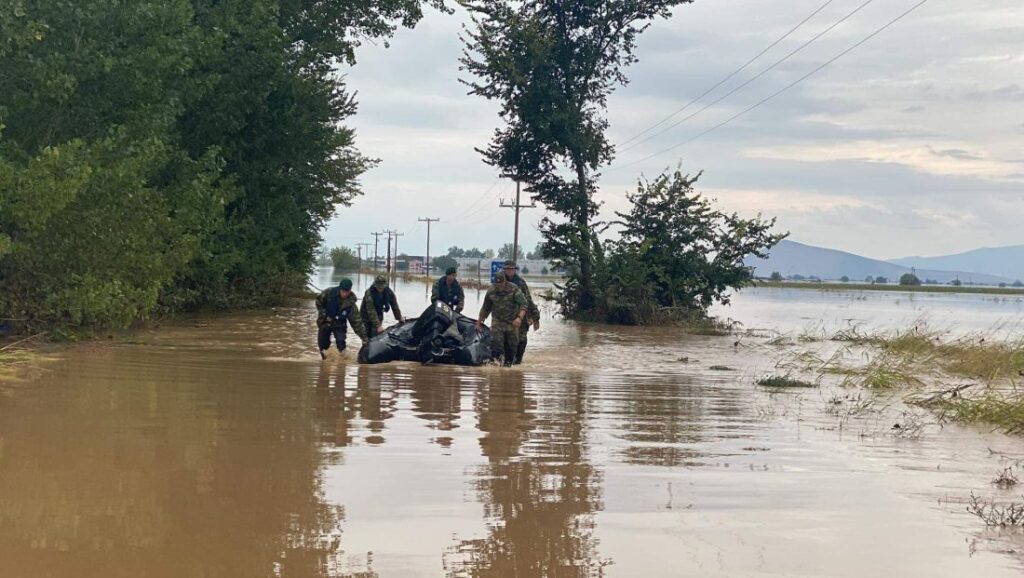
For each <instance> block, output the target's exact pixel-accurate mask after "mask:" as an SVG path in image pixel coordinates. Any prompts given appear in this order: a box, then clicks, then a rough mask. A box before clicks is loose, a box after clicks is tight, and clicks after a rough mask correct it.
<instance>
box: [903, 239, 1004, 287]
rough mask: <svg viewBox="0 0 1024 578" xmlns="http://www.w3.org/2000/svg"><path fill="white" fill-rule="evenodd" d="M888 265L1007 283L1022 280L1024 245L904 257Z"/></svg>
mask: <svg viewBox="0 0 1024 578" xmlns="http://www.w3.org/2000/svg"><path fill="white" fill-rule="evenodd" d="M889 262H890V263H895V264H897V265H902V266H904V267H918V268H927V269H945V270H954V269H955V270H957V271H970V272H972V273H986V274H988V275H998V276H1000V277H1007V278H1010V279H1024V245H1013V246H1011V247H983V248H981V249H975V250H973V251H967V252H966V253H957V254H956V255H944V256H941V257H905V258H903V259H892V260H891V261H889Z"/></svg>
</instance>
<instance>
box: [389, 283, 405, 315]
mask: <svg viewBox="0 0 1024 578" xmlns="http://www.w3.org/2000/svg"><path fill="white" fill-rule="evenodd" d="M388 299H390V300H391V314H392V315H394V316H395V319H396V320H397V321H401V320H402V319H404V317H402V310H401V309H400V308H399V307H398V295H395V292H394V291H392V290H391V289H390V288H389V289H388Z"/></svg>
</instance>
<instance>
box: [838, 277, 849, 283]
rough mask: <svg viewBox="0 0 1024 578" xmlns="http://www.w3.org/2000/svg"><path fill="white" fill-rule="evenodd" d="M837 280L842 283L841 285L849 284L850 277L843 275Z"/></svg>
mask: <svg viewBox="0 0 1024 578" xmlns="http://www.w3.org/2000/svg"><path fill="white" fill-rule="evenodd" d="M839 280H840V281H842V282H843V283H849V282H850V277H849V276H848V275H843V276H842V277H840V278H839Z"/></svg>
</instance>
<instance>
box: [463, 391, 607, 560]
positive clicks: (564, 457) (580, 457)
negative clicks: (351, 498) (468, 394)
mask: <svg viewBox="0 0 1024 578" xmlns="http://www.w3.org/2000/svg"><path fill="white" fill-rule="evenodd" d="M564 389H565V391H566V393H568V395H567V396H565V397H561V398H558V399H556V400H552V401H554V403H550V402H544V403H541V402H540V401H538V400H537V399H535V396H534V395H530V394H529V393H527V390H526V387H525V386H524V378H523V376H522V374H520V373H518V372H509V373H506V374H502V375H499V376H495V377H493V378H492V379H491V380H490V381H489V382H488V384H487V385H486V386H483V387H482V388H481V389H480V390H478V392H477V394H478V395H477V401H476V405H475V412H476V414H477V416H478V417H477V419H478V425H477V427H478V428H479V430H480V431H481V432H482V434H483V435H482V437H481V438H480V448H481V451H482V453H483V455H484V456H486V458H487V464H486V465H484V466H482V467H481V468H480V469H479V471H478V472H477V474H476V477H477V481H476V482H475V487H476V490H477V492H478V494H479V497H480V498H479V499H480V500H481V501H482V502H483V504H484V512H485V516H486V518H487V520H488V526H489V532H488V536H487V537H486V538H481V539H468V540H461V541H460V542H459V544H458V545H456V546H455V547H454V548H453V549H452V551H451V552H449V555H448V557H447V564H446V566H447V568H448V575H449V576H473V577H487V576H495V577H498V576H590V575H600V573H601V572H600V571H601V569H602V568H603V567H604V566H605V565H606V564H607V563H608V562H607V561H604V560H600V559H599V556H598V552H597V541H596V539H595V538H594V513H595V512H596V511H597V510H599V509H600V508H601V484H600V481H601V480H600V474H599V473H598V471H597V470H596V469H595V468H594V467H593V466H592V465H591V464H590V463H589V461H588V459H587V449H588V443H587V435H586V431H587V429H586V428H587V419H588V415H589V412H588V411H587V407H586V395H585V388H584V385H583V383H582V382H580V381H571V382H569V383H566V384H564Z"/></svg>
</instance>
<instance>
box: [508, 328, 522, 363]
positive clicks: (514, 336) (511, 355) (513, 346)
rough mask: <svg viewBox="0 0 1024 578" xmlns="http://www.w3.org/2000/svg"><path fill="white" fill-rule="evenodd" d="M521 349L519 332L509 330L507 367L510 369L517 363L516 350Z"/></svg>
mask: <svg viewBox="0 0 1024 578" xmlns="http://www.w3.org/2000/svg"><path fill="white" fill-rule="evenodd" d="M518 348H519V331H518V330H516V329H514V328H513V329H509V330H508V331H506V332H505V360H504V361H505V366H506V367H510V366H511V365H512V364H513V363H515V362H516V350H517V349H518Z"/></svg>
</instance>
